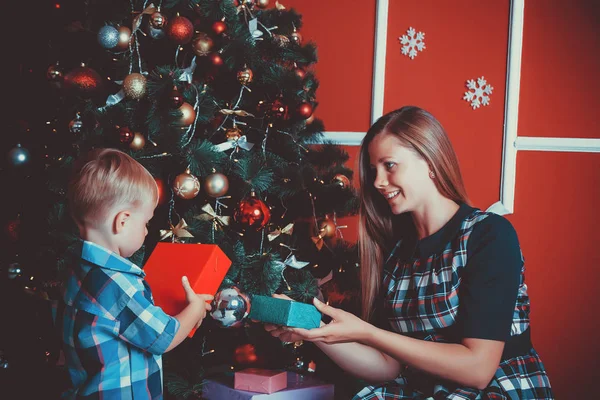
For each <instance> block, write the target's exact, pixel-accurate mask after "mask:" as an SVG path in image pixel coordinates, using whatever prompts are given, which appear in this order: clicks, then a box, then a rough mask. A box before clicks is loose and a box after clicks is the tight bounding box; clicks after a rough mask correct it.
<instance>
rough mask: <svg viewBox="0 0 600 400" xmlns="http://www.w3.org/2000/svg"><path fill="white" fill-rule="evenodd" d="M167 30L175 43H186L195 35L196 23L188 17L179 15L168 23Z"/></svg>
mask: <svg viewBox="0 0 600 400" xmlns="http://www.w3.org/2000/svg"><path fill="white" fill-rule="evenodd" d="M166 32H167V36H169V37H170V38H171V40H172V41H174V42H175V43H177V44H186V43H188V42H189V41H190V40H192V36H194V25H193V24H192V21H190V20H189V19H187V18H186V17H182V16H180V15H178V16H176V17H173V19H172V20H171V21H170V22H169V23H168V24H167V27H166Z"/></svg>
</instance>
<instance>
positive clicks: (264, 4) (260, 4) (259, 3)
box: [255, 0, 269, 8]
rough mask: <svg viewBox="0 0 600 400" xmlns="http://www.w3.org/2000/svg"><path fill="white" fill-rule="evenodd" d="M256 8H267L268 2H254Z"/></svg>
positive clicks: (267, 0) (266, 0)
mask: <svg viewBox="0 0 600 400" xmlns="http://www.w3.org/2000/svg"><path fill="white" fill-rule="evenodd" d="M255 4H256V7H258V8H267V7H268V6H269V0H256V3H255Z"/></svg>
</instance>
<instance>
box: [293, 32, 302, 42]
mask: <svg viewBox="0 0 600 400" xmlns="http://www.w3.org/2000/svg"><path fill="white" fill-rule="evenodd" d="M290 40H291V41H292V42H294V43H296V44H297V45H299V44H301V43H302V35H301V34H300V32H297V31H296V30H294V32H292V33H291V35H290Z"/></svg>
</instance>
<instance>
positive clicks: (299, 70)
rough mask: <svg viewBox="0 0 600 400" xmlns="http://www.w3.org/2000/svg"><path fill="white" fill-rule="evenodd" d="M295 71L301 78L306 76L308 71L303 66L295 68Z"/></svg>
mask: <svg viewBox="0 0 600 400" xmlns="http://www.w3.org/2000/svg"><path fill="white" fill-rule="evenodd" d="M294 73H295V74H296V76H297V77H298V78H299V79H301V80H302V79H304V77H305V76H306V71H304V70H303V69H302V68H295V69H294Z"/></svg>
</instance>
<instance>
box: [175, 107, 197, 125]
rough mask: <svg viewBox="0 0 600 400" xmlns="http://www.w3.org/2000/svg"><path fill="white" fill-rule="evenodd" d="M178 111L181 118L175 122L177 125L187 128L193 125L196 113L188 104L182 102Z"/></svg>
mask: <svg viewBox="0 0 600 400" xmlns="http://www.w3.org/2000/svg"><path fill="white" fill-rule="evenodd" d="M178 110H179V111H181V118H180V119H179V120H178V121H177V124H178V125H180V126H188V125H191V124H193V123H194V120H195V119H196V111H195V110H194V107H193V106H192V105H191V104H190V103H186V102H183V104H182V105H181V107H179V108H178Z"/></svg>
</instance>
